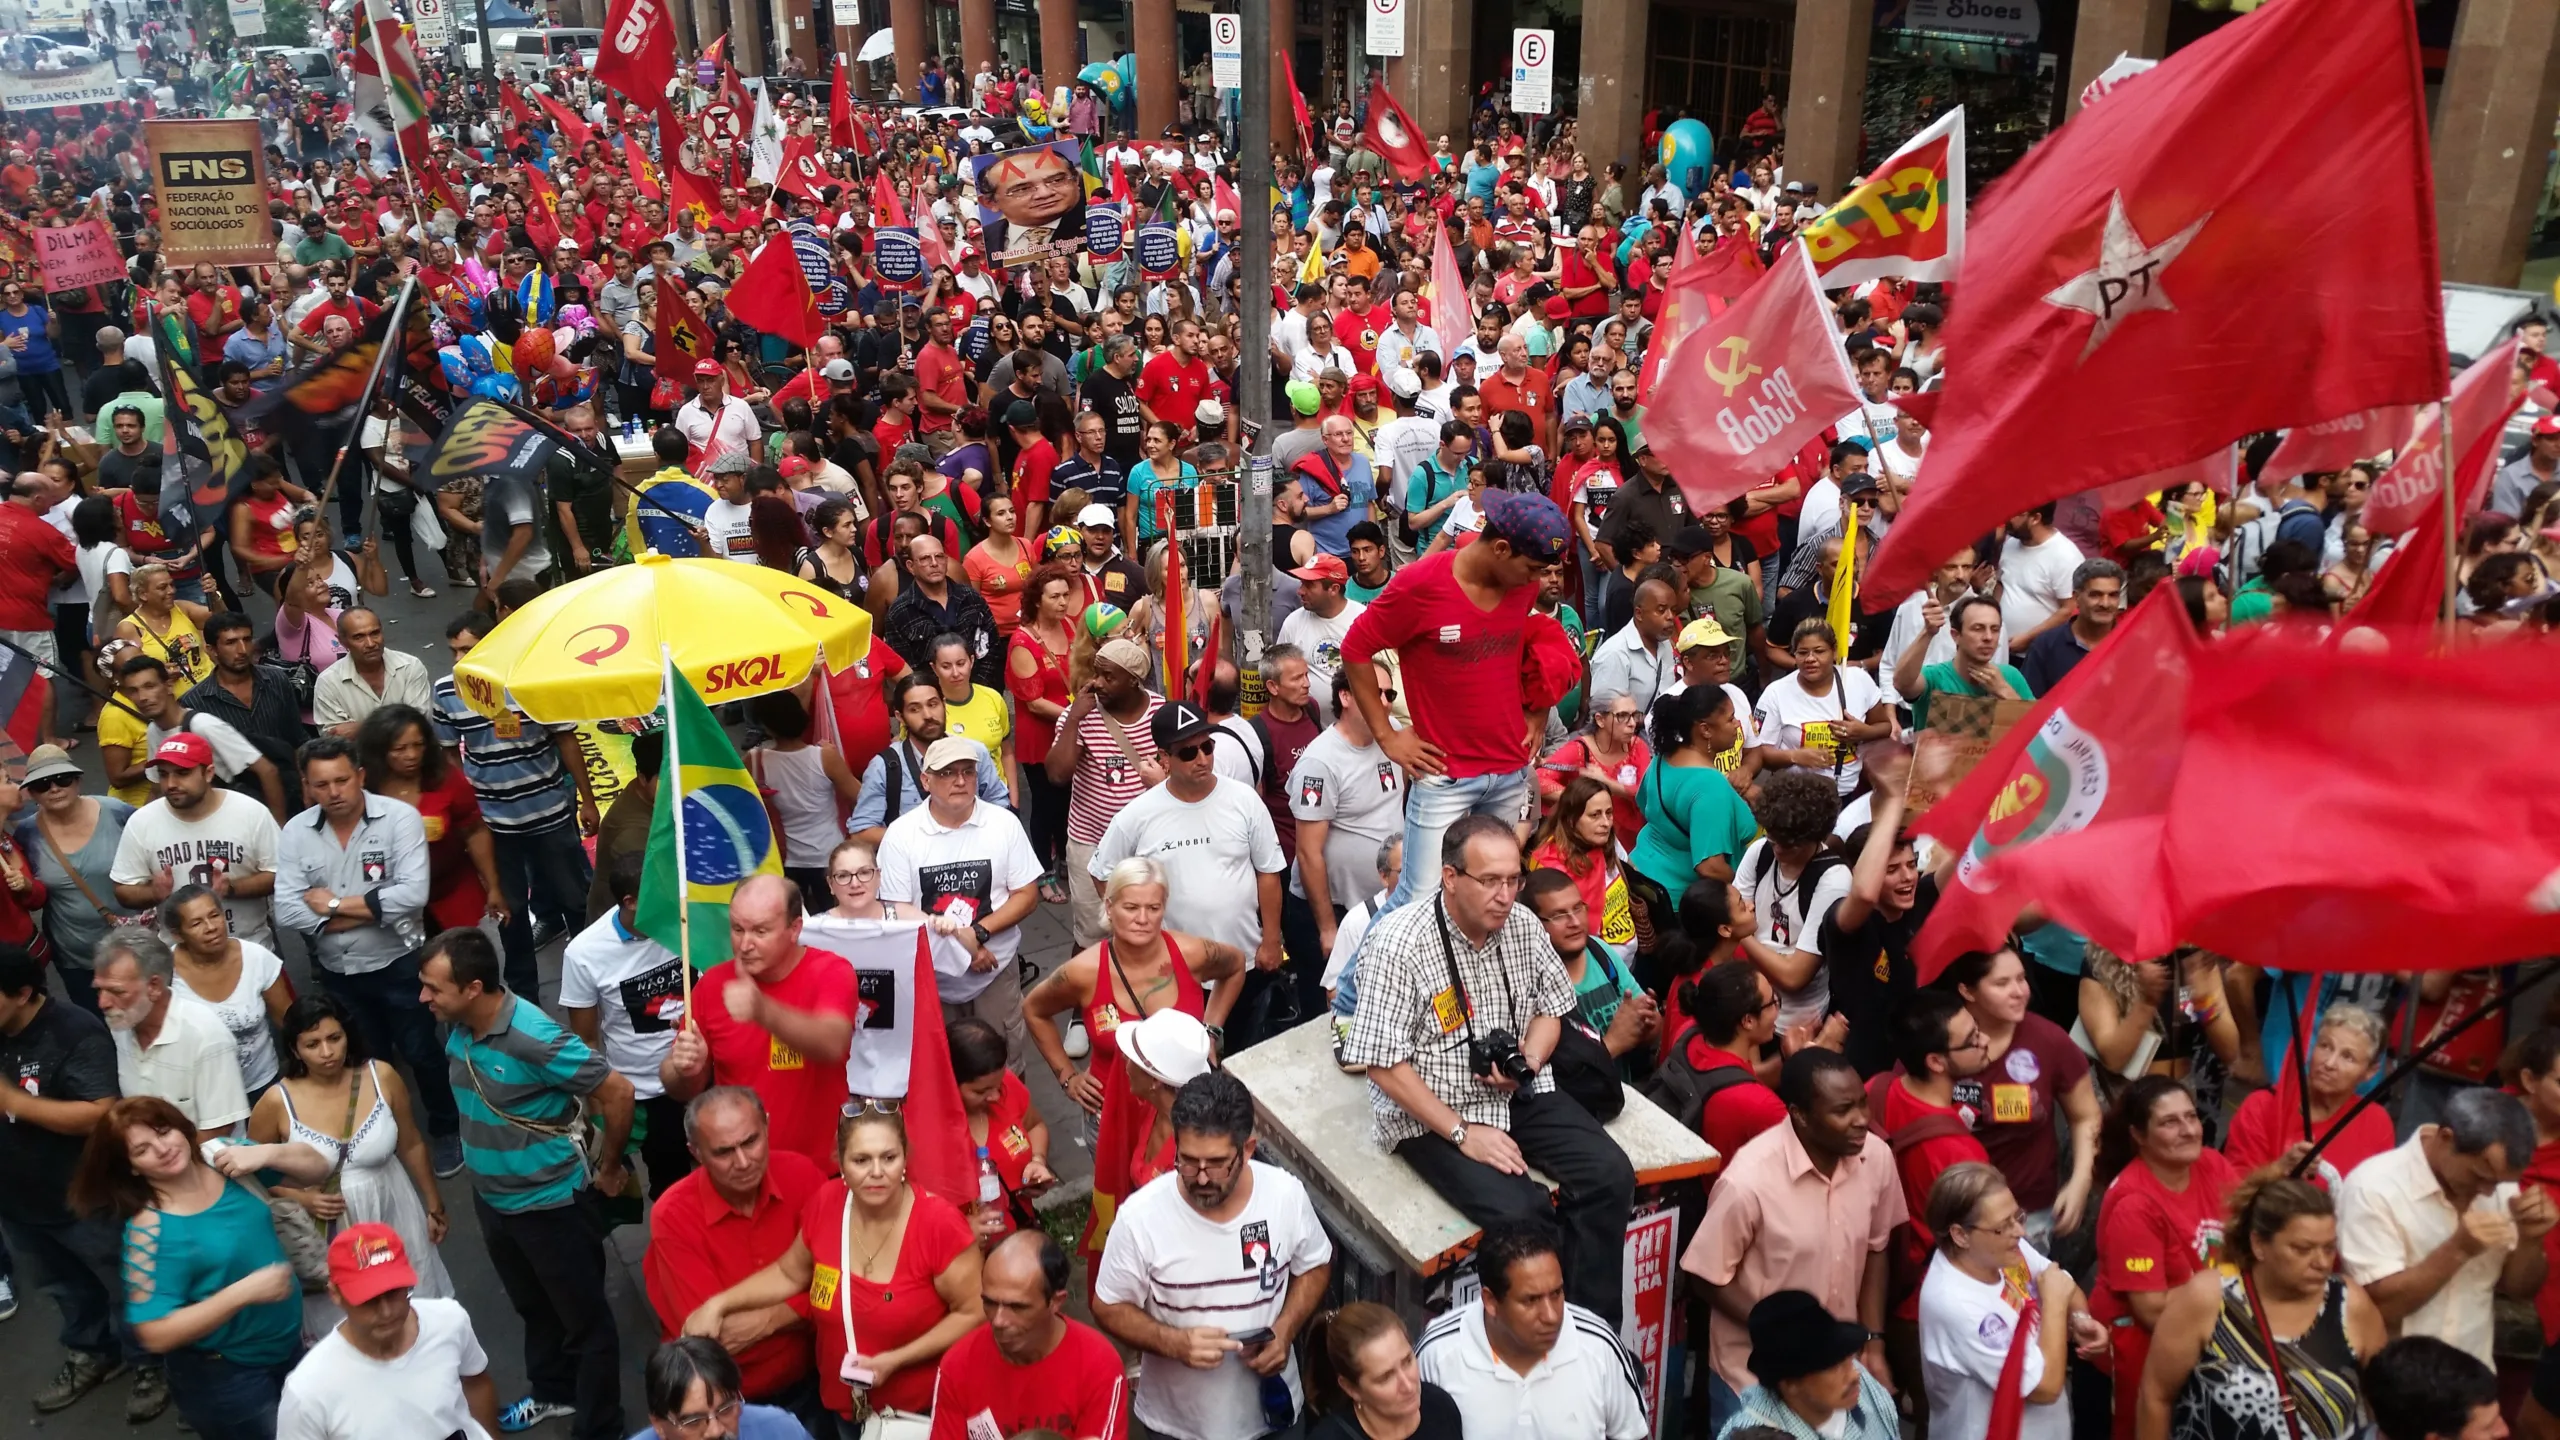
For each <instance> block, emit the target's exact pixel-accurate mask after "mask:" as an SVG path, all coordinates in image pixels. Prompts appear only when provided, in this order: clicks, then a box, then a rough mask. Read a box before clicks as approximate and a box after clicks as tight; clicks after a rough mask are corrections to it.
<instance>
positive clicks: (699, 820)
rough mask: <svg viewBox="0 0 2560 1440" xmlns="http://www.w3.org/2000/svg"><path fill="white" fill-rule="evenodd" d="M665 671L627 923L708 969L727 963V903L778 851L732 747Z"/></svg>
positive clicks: (697, 700)
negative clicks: (662, 744) (658, 751)
mask: <svg viewBox="0 0 2560 1440" xmlns="http://www.w3.org/2000/svg"><path fill="white" fill-rule="evenodd" d="M666 671H667V681H666V685H667V689H666V696H667V702H666V708H667V757H666V760H665V762H664V768H663V769H662V770H660V771H659V776H658V805H657V809H656V810H655V811H653V812H652V813H651V814H650V817H649V854H648V860H647V863H646V865H645V867H644V868H643V869H642V870H641V872H640V909H639V913H638V914H637V915H636V916H634V917H633V919H634V921H635V922H636V923H637V924H638V925H639V927H640V933H641V934H643V935H646V936H648V937H649V938H650V939H652V940H655V941H657V942H658V943H659V944H661V945H664V946H666V947H667V948H668V949H670V950H673V951H674V952H676V953H677V954H679V955H681V956H683V957H684V958H685V963H686V964H689V965H691V966H692V967H693V968H694V969H696V970H708V969H710V968H711V967H712V966H714V965H717V964H719V963H720V962H722V961H724V960H726V959H728V958H729V901H730V898H731V897H733V896H734V895H736V894H737V893H738V887H739V886H740V885H743V884H745V883H746V881H747V879H748V877H750V876H754V875H779V874H781V873H782V852H781V850H780V849H779V848H778V847H777V846H776V845H775V844H774V835H773V816H772V814H771V812H769V811H767V810H766V809H765V805H764V794H763V792H762V791H761V790H760V789H759V788H758V787H757V785H756V778H755V776H754V775H753V774H752V773H750V772H749V771H748V769H747V766H746V762H745V761H743V760H740V759H739V758H738V747H736V746H735V745H732V744H730V743H729V736H728V733H727V732H726V731H723V730H722V729H721V728H720V722H719V721H718V720H717V719H715V718H713V716H712V714H711V707H710V706H708V705H705V704H703V703H702V697H701V696H700V695H697V694H695V693H694V689H693V682H692V681H690V680H687V679H686V678H684V672H683V671H681V670H678V669H677V668H676V667H675V665H674V664H673V663H672V662H670V663H669V664H668V665H667V667H666ZM688 931H689V932H690V935H689V936H688V933H687V932H688Z"/></svg>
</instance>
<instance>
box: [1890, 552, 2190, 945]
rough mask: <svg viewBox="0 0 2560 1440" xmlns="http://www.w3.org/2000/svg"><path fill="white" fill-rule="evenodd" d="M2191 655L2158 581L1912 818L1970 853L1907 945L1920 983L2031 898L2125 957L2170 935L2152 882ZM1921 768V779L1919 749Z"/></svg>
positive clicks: (1989, 941) (2169, 591)
mask: <svg viewBox="0 0 2560 1440" xmlns="http://www.w3.org/2000/svg"><path fill="white" fill-rule="evenodd" d="M2198 649H2199V647H2198V644H2197V641H2196V638H2195V630H2194V627H2193V626H2191V625H2189V624H2188V622H2187V612H2186V607H2185V603H2184V602H2183V601H2181V600H2180V599H2179V598H2178V594H2177V591H2176V588H2175V587H2174V586H2168V585H2163V586H2161V587H2160V588H2159V589H2158V590H2156V591H2154V592H2153V593H2152V595H2151V596H2150V598H2148V599H2146V600H2144V601H2143V602H2142V603H2141V604H2140V605H2137V606H2135V607H2134V609H2133V612H2132V613H2131V614H2129V615H2127V616H2125V617H2124V618H2123V619H2122V620H2120V621H2118V622H2117V623H2116V629H2115V633H2114V634H2113V635H2110V636H2108V637H2107V639H2106V641H2105V643H2103V644H2101V645H2100V646H2099V647H2098V648H2097V649H2096V650H2094V651H2092V652H2090V654H2089V657H2088V658H2087V659H2085V660H2082V661H2081V662H2080V664H2079V666H2078V667H2077V668H2076V669H2074V670H2073V671H2072V672H2071V673H2070V674H2069V675H2067V676H2065V677H2064V678H2063V681H2062V683H2061V684H2059V685H2057V686H2055V687H2054V688H2053V691H2052V693H2050V694H2048V695H2046V696H2045V697H2044V698H2043V699H2041V700H2039V701H2037V702H2036V705H2035V708H2034V709H2032V710H2030V711H2028V712H2027V713H2026V715H2025V716H2023V717H2022V718H2020V719H2019V721H2018V723H2017V724H2016V725H2015V726H2014V727H2012V728H2011V729H2010V731H2009V733H2008V734H2006V735H2003V736H2002V737H2000V741H1999V743H1998V744H1995V745H1993V746H1992V747H1991V749H1990V751H1989V753H1987V754H1985V755H1984V756H1983V757H1982V759H1981V760H1980V762H1978V763H1977V764H1976V765H1975V766H1974V767H1973V770H1972V772H1971V773H1970V774H1968V775H1966V776H1965V777H1964V778H1963V779H1962V780H1961V781H1959V782H1957V784H1956V785H1955V786H1954V788H1952V789H1950V790H1948V791H1947V792H1946V794H1945V796H1944V798H1942V799H1940V800H1939V801H1938V803H1937V804H1935V805H1933V806H1931V807H1929V810H1928V811H1927V813H1925V814H1923V815H1922V816H1921V817H1920V819H1919V822H1918V824H1917V825H1915V826H1914V827H1913V828H1914V829H1916V830H1917V831H1918V832H1919V833H1921V834H1923V835H1928V836H1931V837H1932V838H1934V839H1936V840H1937V841H1938V842H1939V843H1940V844H1942V845H1960V846H1962V847H1964V854H1963V856H1962V858H1960V859H1959V860H1958V861H1957V862H1956V867H1955V871H1954V873H1953V874H1952V875H1951V876H1950V877H1948V878H1947V880H1946V881H1945V882H1944V884H1943V888H1942V889H1941V890H1940V891H1939V895H1938V905H1937V908H1936V909H1935V910H1933V911H1932V912H1930V915H1929V919H1928V923H1927V924H1925V925H1923V926H1921V928H1920V934H1919V936H1918V937H1917V938H1916V939H1915V940H1914V941H1913V943H1912V956H1913V958H1914V959H1915V960H1916V961H1917V962H1918V963H1919V966H1920V983H1922V984H1924V985H1925V984H1927V983H1928V982H1929V981H1931V980H1933V979H1935V978H1936V977H1937V974H1938V972H1939V971H1940V970H1942V969H1944V968H1946V963H1947V962H1948V961H1949V960H1951V959H1953V958H1955V957H1956V956H1957V955H1960V954H1963V953H1964V952H1966V951H1968V950H1990V949H1996V948H1997V947H1998V946H1999V945H2000V943H2001V939H2002V937H2004V936H2006V935H2007V934H2008V933H2009V927H2010V926H2011V925H2013V924H2015V923H2016V922H2017V918H2018V910H2019V908H2020V907H2021V906H2023V905H2025V904H2026V903H2027V902H2028V901H2030V900H2033V901H2034V902H2036V904H2037V905H2039V906H2040V907H2042V908H2043V910H2044V912H2045V914H2047V915H2048V916H2051V917H2052V918H2053V919H2055V920H2058V921H2060V922H2061V923H2063V924H2065V925H2068V926H2070V927H2071V928H2072V929H2074V930H2077V931H2079V932H2080V933H2082V934H2084V935H2086V936H2088V937H2089V938H2090V939H2092V940H2094V941H2096V942H2098V943H2099V944H2101V945H2104V946H2106V947H2107V948H2108V949H2110V950H2113V951H2114V952H2116V953H2117V954H2119V955H2124V956H2128V957H2141V956H2147V955H2158V954H2161V953H2163V952H2165V951H2166V950H2167V949H2168V948H2169V945H2170V942H2171V941H2172V940H2173V939H2176V938H2178V937H2177V936H2176V935H2175V933H2174V932H2172V931H2171V930H2170V929H2169V928H2168V923H2167V922H2168V918H2169V917H2168V915H2167V907H2168V897H2167V895H2166V892H2165V889H2164V887H2163V886H2162V885H2160V884H2159V883H2157V881H2158V879H2159V872H2160V870H2161V866H2162V859H2161V854H2160V850H2161V827H2162V822H2163V819H2164V817H2165V815H2166V812H2167V809H2168V805H2169V795H2170V788H2171V786H2172V784H2173V783H2174V782H2175V781H2176V780H2177V778H2178V773H2179V769H2178V764H2179V754H2180V748H2181V745H2180V731H2181V719H2182V715H2183V712H2184V710H2185V708H2186V705H2185V700H2186V695H2187V689H2188V684H2189V681H2190V679H2191V675H2192V672H2193V669H2194V667H2195V664H2196V655H2197V651H2198ZM2190 753H2192V752H2191V750H2190ZM1915 766H1916V768H1918V769H1919V770H1921V771H1922V772H1923V773H1925V772H1926V771H1927V769H1928V767H1929V758H1928V753H1927V751H1926V750H1925V749H1924V751H1923V753H1922V754H1921V755H1920V756H1918V757H1915ZM2227 848H2228V847H2227V846H2225V845H2221V844H2217V846H2216V851H2217V853H2221V852H2222V851H2223V850H2225V849H2227Z"/></svg>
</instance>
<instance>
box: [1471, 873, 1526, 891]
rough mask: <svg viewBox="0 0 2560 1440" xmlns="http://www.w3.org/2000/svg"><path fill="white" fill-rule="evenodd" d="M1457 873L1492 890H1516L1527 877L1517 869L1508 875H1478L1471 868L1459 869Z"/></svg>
mask: <svg viewBox="0 0 2560 1440" xmlns="http://www.w3.org/2000/svg"><path fill="white" fill-rule="evenodd" d="M1458 873H1459V874H1461V875H1464V876H1465V877H1467V878H1468V879H1470V880H1473V881H1474V882H1476V883H1477V884H1479V885H1481V886H1483V887H1484V888H1486V889H1487V890H1493V891H1505V890H1517V889H1519V888H1520V887H1521V886H1522V885H1524V884H1526V883H1527V882H1528V879H1529V877H1528V876H1527V875H1524V874H1522V873H1521V872H1519V871H1517V870H1515V871H1513V872H1511V873H1510V874H1508V875H1478V874H1476V873H1475V872H1474V871H1472V870H1461V871H1459V872H1458Z"/></svg>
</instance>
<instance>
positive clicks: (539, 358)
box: [515, 325, 559, 378]
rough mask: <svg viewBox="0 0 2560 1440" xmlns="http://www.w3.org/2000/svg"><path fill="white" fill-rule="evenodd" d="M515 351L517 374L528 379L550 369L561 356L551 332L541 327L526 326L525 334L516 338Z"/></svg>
mask: <svg viewBox="0 0 2560 1440" xmlns="http://www.w3.org/2000/svg"><path fill="white" fill-rule="evenodd" d="M515 349H516V353H515V362H516V366H515V368H516V373H517V374H518V375H522V376H525V377H527V378H531V377H533V376H535V375H539V374H541V373H542V372H543V371H545V370H548V369H550V368H551V362H552V360H553V359H554V358H556V357H557V356H558V354H559V351H558V349H557V347H556V346H555V344H554V342H553V341H552V338H551V332H550V331H548V330H545V329H543V328H542V327H541V326H539V325H528V326H526V327H525V331H524V333H523V334H522V335H519V336H517V337H516V347H515Z"/></svg>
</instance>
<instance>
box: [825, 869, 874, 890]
mask: <svg viewBox="0 0 2560 1440" xmlns="http://www.w3.org/2000/svg"><path fill="white" fill-rule="evenodd" d="M879 878H880V867H879V866H877V865H865V866H863V867H862V868H861V869H859V870H830V871H828V872H827V883H828V884H830V885H860V884H862V883H863V882H865V881H867V880H877V879H879Z"/></svg>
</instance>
